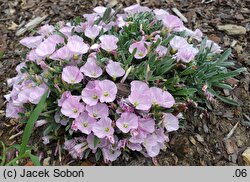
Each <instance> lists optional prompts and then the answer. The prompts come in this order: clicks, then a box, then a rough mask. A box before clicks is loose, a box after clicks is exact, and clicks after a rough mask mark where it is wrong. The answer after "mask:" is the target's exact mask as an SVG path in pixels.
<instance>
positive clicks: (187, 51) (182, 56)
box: [176, 46, 199, 63]
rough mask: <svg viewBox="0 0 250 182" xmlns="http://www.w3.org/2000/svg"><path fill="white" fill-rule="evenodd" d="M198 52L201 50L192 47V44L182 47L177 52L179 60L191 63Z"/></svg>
mask: <svg viewBox="0 0 250 182" xmlns="http://www.w3.org/2000/svg"><path fill="white" fill-rule="evenodd" d="M198 52H199V50H198V49H196V48H194V47H192V46H188V47H186V48H182V49H180V50H179V51H178V52H177V54H176V58H177V61H182V62H184V63H189V62H190V61H192V60H193V59H194V58H195V56H196V55H197V54H198Z"/></svg>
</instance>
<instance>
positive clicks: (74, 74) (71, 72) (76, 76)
mask: <svg viewBox="0 0 250 182" xmlns="http://www.w3.org/2000/svg"><path fill="white" fill-rule="evenodd" d="M62 79H63V81H65V82H67V83H69V84H75V83H80V82H81V81H82V79H83V75H82V73H81V72H80V70H79V68H78V67H76V66H66V67H65V68H63V71H62Z"/></svg>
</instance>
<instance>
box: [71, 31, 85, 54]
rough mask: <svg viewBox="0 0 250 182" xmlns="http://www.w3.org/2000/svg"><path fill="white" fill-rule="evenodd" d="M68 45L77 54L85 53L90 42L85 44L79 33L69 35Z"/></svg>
mask: <svg viewBox="0 0 250 182" xmlns="http://www.w3.org/2000/svg"><path fill="white" fill-rule="evenodd" d="M67 47H68V48H69V50H70V51H72V52H73V53H74V54H76V55H79V54H80V55H81V54H85V53H87V52H88V50H89V46H88V44H85V43H84V42H83V39H82V38H81V37H79V36H77V35H73V36H71V37H69V39H68V43H67Z"/></svg>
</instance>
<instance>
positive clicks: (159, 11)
mask: <svg viewBox="0 0 250 182" xmlns="http://www.w3.org/2000/svg"><path fill="white" fill-rule="evenodd" d="M153 12H154V14H155V17H156V18H157V19H158V20H162V19H164V17H165V16H166V15H169V13H168V12H167V11H165V10H163V9H155V10H154V11H153Z"/></svg>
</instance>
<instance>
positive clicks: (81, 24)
mask: <svg viewBox="0 0 250 182" xmlns="http://www.w3.org/2000/svg"><path fill="white" fill-rule="evenodd" d="M82 19H83V20H82ZM37 34H38V35H36V36H32V37H27V38H24V39H22V40H21V41H20V43H21V44H22V45H24V46H26V47H27V48H29V52H28V53H27V56H26V58H25V60H24V61H23V62H22V63H21V64H19V65H18V66H17V68H16V71H17V73H18V74H17V76H15V77H14V78H11V79H9V80H8V86H10V87H12V88H13V89H12V91H11V92H10V93H9V94H7V95H5V98H6V100H7V101H8V104H7V108H6V116H7V117H12V118H22V119H25V118H28V117H29V114H30V111H31V110H32V109H33V108H34V105H36V104H38V102H39V100H40V99H41V97H42V96H43V95H44V93H45V92H46V91H48V93H49V94H48V97H47V101H46V107H45V110H44V112H43V113H42V114H41V115H40V117H39V118H40V120H39V121H37V124H36V126H37V127H44V128H45V129H46V131H47V132H46V136H44V137H43V139H44V143H45V144H47V143H49V140H53V139H56V138H57V137H54V133H55V132H56V131H59V130H61V131H63V132H57V133H61V134H62V136H60V137H62V138H66V140H65V144H64V149H66V150H67V151H69V153H70V154H71V155H72V157H73V158H80V159H82V158H83V157H87V156H88V155H89V154H90V153H93V154H95V155H96V156H100V154H102V156H103V159H104V161H105V162H108V161H115V160H116V159H117V158H118V157H119V156H121V155H123V154H124V153H126V152H131V151H138V152H141V153H142V154H144V155H145V156H149V157H155V156H157V155H158V154H159V153H160V150H165V148H166V147H165V143H166V142H168V141H169V139H168V134H169V132H172V131H176V130H178V128H179V119H180V118H181V112H182V111H181V110H179V107H178V105H180V104H185V101H186V100H188V99H189V98H190V97H191V96H192V94H194V93H195V92H196V90H195V91H194V88H188V86H190V85H192V86H193V84H194V83H200V85H198V88H200V89H199V91H200V92H201V93H202V92H203V91H202V88H203V90H204V85H205V83H206V81H203V80H202V81H200V82H198V81H196V82H194V81H192V79H191V78H193V77H191V76H192V74H193V73H194V72H195V71H196V69H197V67H198V66H199V62H198V61H197V60H199V59H200V57H201V56H200V55H201V54H200V52H202V51H208V52H206V55H209V56H210V60H211V57H212V56H213V55H216V54H218V53H220V52H221V49H220V47H219V46H218V45H217V44H216V43H213V42H212V41H209V40H207V41H206V42H204V43H201V41H202V37H203V35H202V33H201V31H200V30H199V29H197V30H195V31H192V30H190V29H188V28H186V27H185V26H184V24H183V23H182V21H181V20H180V19H179V18H178V17H176V16H174V15H170V14H169V13H168V12H167V11H165V10H162V9H155V10H153V11H152V10H151V9H149V8H147V7H143V6H140V5H133V6H130V7H127V8H125V9H124V12H123V13H122V14H118V13H117V12H114V10H112V9H110V8H105V7H96V8H94V12H93V13H91V14H84V15H83V17H82V18H79V17H78V18H77V19H76V20H74V21H72V22H71V23H65V22H58V23H57V24H56V25H55V26H52V25H44V26H42V27H41V28H40V29H39V30H38V31H37ZM199 48H200V49H199ZM201 48H202V50H201ZM202 53H204V52H202ZM197 74H198V71H197ZM187 75H189V76H190V78H188V77H187ZM184 76H185V77H184ZM180 78H183V79H180ZM184 78H185V79H184ZM188 84H189V85H188ZM187 88H188V89H189V90H187ZM206 88H207V87H206ZM191 89H193V90H191ZM191 91H193V92H191ZM190 93H192V94H190ZM208 93H209V92H208V91H206V95H207V94H208ZM209 94H210V95H209V97H210V99H211V98H213V95H212V94H211V93H209ZM173 95H174V96H175V97H174V96H173ZM48 128H49V130H47V129H48ZM65 131H66V132H65Z"/></svg>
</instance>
